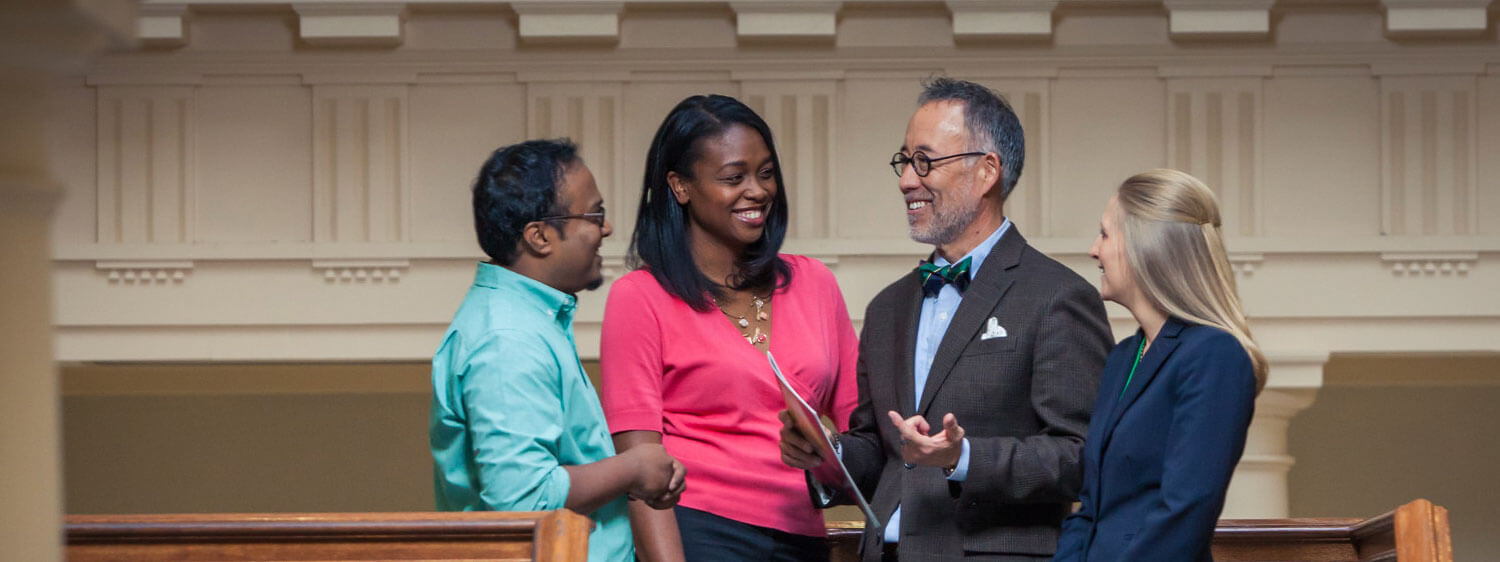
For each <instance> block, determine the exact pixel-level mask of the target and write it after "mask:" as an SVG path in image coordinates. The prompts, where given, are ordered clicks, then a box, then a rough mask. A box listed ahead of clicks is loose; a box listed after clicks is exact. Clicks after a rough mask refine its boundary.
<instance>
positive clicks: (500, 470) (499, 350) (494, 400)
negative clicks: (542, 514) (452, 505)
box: [462, 330, 570, 511]
mask: <svg viewBox="0 0 1500 562" xmlns="http://www.w3.org/2000/svg"><path fill="white" fill-rule="evenodd" d="M547 350H548V347H547V345H546V344H545V342H543V341H542V340H541V339H540V338H538V337H537V336H536V335H535V334H529V333H525V332H516V331H509V330H506V331H500V332H493V333H490V334H486V335H485V336H484V337H483V338H481V339H480V340H479V341H478V342H476V347H475V348H474V349H473V351H472V352H470V353H469V354H468V361H467V365H466V368H465V372H464V373H463V377H462V381H463V382H462V395H463V403H464V413H465V415H466V416H467V417H468V422H469V423H468V425H469V431H470V432H471V433H472V434H473V437H472V439H473V445H472V446H473V448H474V451H473V454H474V464H475V469H476V471H477V472H478V474H479V479H480V494H479V495H480V499H481V500H483V501H484V503H485V504H486V505H488V506H490V507H491V508H493V509H495V510H499V511H548V510H553V509H559V508H562V507H563V506H564V505H565V504H566V503H567V499H568V489H569V484H570V481H569V477H568V472H567V470H564V469H563V467H562V466H561V464H560V463H559V461H558V443H559V440H560V438H561V436H562V431H563V430H562V426H561V425H560V422H559V420H562V419H563V408H562V398H561V396H560V393H559V389H560V388H561V378H560V373H561V371H560V368H559V366H558V364H557V361H556V360H555V358H553V357H552V356H551V355H550V354H549V353H548V351H547Z"/></svg>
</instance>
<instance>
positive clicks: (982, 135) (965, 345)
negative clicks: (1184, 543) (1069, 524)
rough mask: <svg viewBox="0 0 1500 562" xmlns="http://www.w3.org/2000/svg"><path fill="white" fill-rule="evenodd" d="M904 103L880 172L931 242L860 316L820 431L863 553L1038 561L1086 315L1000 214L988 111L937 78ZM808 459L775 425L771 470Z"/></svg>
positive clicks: (917, 235) (1044, 549)
mask: <svg viewBox="0 0 1500 562" xmlns="http://www.w3.org/2000/svg"><path fill="white" fill-rule="evenodd" d="M918 105H919V107H918V109H917V111H916V113H915V114H914V115H912V117H911V120H910V121H909V122H908V123H907V127H906V138H905V142H904V143H903V144H902V146H901V149H900V150H899V151H898V152H897V153H896V154H895V155H894V156H893V157H892V158H891V162H890V164H891V167H892V168H893V169H894V171H895V172H896V175H897V176H899V177H900V182H899V184H898V186H899V188H900V191H901V194H902V196H903V202H904V204H905V206H906V219H907V224H908V227H909V229H910V235H911V238H912V239H913V240H916V241H918V242H923V243H927V244H932V245H933V246H935V248H934V252H933V253H932V254H931V255H930V256H928V259H927V260H924V261H923V262H922V263H921V265H920V266H919V267H918V268H917V269H916V271H913V272H912V273H910V274H907V275H903V276H902V277H901V278H900V279H898V280H896V282H894V283H892V284H891V285H889V286H888V287H886V288H885V289H884V290H882V291H881V292H880V294H879V295H877V296H876V297H875V299H874V300H873V301H871V303H870V305H869V307H868V308H867V309H866V312H865V321H864V327H863V332H862V333H861V335H860V341H859V344H860V359H859V370H858V372H859V381H860V384H859V389H860V397H859V406H858V407H857V408H856V409H855V410H854V412H853V414H851V415H850V423H849V427H850V430H849V431H848V432H847V433H844V434H841V435H839V436H838V451H837V452H838V453H839V456H840V458H841V459H842V461H843V463H844V464H845V466H847V467H848V469H849V472H850V474H851V475H852V476H853V477H854V479H855V481H856V482H858V483H859V485H860V488H861V489H862V490H863V491H864V492H865V494H866V495H867V496H870V495H872V496H873V500H872V501H871V502H870V503H871V507H872V508H873V509H874V512H875V514H876V515H877V516H878V517H880V518H881V523H882V525H881V526H879V527H868V528H866V529H865V534H864V538H863V541H864V544H863V549H862V550H863V553H864V559H865V560H867V561H875V560H885V561H887V562H888V561H891V560H897V559H901V560H907V561H911V560H953V559H962V558H975V559H982V560H1047V559H1050V558H1051V556H1052V553H1053V552H1054V550H1055V548H1056V544H1057V537H1058V531H1059V528H1060V526H1061V524H1062V520H1063V518H1064V517H1065V516H1066V515H1067V514H1068V511H1069V509H1070V507H1071V504H1072V502H1073V500H1074V498H1075V497H1076V496H1077V494H1078V491H1079V489H1080V487H1081V485H1082V480H1083V476H1082V468H1083V463H1082V450H1083V438H1084V435H1085V434H1086V433H1087V432H1088V421H1089V415H1090V410H1091V408H1092V405H1093V403H1094V396H1095V394H1096V392H1097V387H1098V381H1099V373H1100V371H1101V369H1102V368H1103V366H1104V358H1105V356H1106V354H1107V353H1108V351H1109V349H1110V346H1111V344H1112V343H1113V339H1112V337H1111V335H1110V330H1109V325H1108V323H1107V322H1106V320H1105V316H1104V306H1103V303H1102V301H1101V300H1100V299H1099V293H1098V292H1097V291H1096V290H1095V289H1094V288H1093V286H1092V285H1090V284H1089V283H1088V282H1087V281H1085V280H1084V279H1083V278H1082V277H1080V276H1079V275H1078V274H1076V273H1074V272H1073V271H1072V270H1070V269H1068V268H1067V267H1066V266H1063V265H1062V264H1059V263H1057V262H1056V261H1054V260H1052V259H1050V258H1048V257H1047V256H1045V255H1043V254H1042V253H1041V252H1038V251H1036V250H1035V249H1033V248H1031V247H1030V246H1029V245H1027V243H1026V239H1025V238H1023V237H1022V236H1021V233H1020V232H1019V230H1018V229H1017V228H1016V227H1015V226H1014V225H1012V224H1011V222H1010V220H1009V219H1007V218H1006V216H1005V212H1004V204H1005V200H1006V197H1007V196H1008V195H1010V192H1011V190H1012V189H1014V188H1015V185H1016V180H1017V179H1018V178H1019V177H1020V175H1021V167H1022V164H1023V161H1024V159H1025V142H1024V140H1023V138H1022V131H1021V125H1020V121H1019V120H1018V119H1017V118H1016V115H1015V113H1014V112H1013V111H1012V110H1011V108H1010V106H1009V105H1008V104H1007V103H1006V102H1005V100H1004V99H1003V98H1001V97H1000V96H999V94H997V93H995V92H994V91H992V90H990V89H989V88H986V87H984V86H981V85H979V84H975V83H972V82H966V81H961V80H954V79H949V78H938V79H934V80H932V81H930V82H928V83H927V84H925V89H924V91H923V92H922V94H921V96H920V97H919V98H918ZM811 450H812V449H811V447H810V446H809V445H807V439H805V438H804V436H802V435H800V434H799V433H797V431H796V430H795V429H794V428H792V427H786V428H784V429H783V431H782V456H783V459H784V460H785V461H786V462H787V463H788V464H790V465H792V466H796V467H801V468H807V467H810V466H813V465H815V464H816V463H817V459H816V457H815V456H813V455H811ZM814 496H815V497H817V496H818V494H814ZM820 499H821V498H820ZM837 500H838V498H835V501H837Z"/></svg>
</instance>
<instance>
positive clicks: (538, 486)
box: [428, 263, 635, 562]
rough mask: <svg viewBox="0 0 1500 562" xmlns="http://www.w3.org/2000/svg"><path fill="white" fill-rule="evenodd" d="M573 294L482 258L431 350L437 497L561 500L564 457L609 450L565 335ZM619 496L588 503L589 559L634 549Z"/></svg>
mask: <svg viewBox="0 0 1500 562" xmlns="http://www.w3.org/2000/svg"><path fill="white" fill-rule="evenodd" d="M576 303H577V301H576V299H575V298H574V297H573V296H572V295H568V294H565V293H562V292H560V291H558V290H556V289H553V288H551V287H548V286H547V285H545V284H542V283H540V282H538V281H536V280H534V279H531V278H528V277H525V276H523V275H520V274H517V273H515V272H513V271H510V270H509V269H505V268H503V267H500V266H496V265H492V264H488V263H481V264H479V270H478V271H477V272H476V273H475V275H474V284H473V286H472V287H470V289H469V293H468V296H466V297H464V302H463V304H461V305H460V306H459V308H458V312H457V313H455V314H454V316H453V324H452V325H450V326H449V327H448V332H447V334H446V335H445V336H443V343H442V345H441V346H439V347H438V351H437V354H436V355H434V356H433V358H432V391H433V392H432V412H431V418H430V421H429V425H428V429H429V439H430V443H431V446H432V456H433V460H434V461H435V466H434V470H433V476H434V488H435V492H436V496H437V507H438V509H440V510H444V511H460V510H461V511H481V510H496V511H546V510H554V509H559V508H562V507H564V505H565V504H566V503H567V499H568V489H569V484H570V481H569V475H568V471H567V470H565V469H564V468H563V467H564V466H572V465H581V464H588V463H593V462H597V461H600V460H603V459H605V458H608V457H610V456H613V455H614V454H615V447H614V444H613V442H612V441H610V437H609V428H608V426H607V425H606V423H605V420H604V409H603V408H602V407H601V406H600V404H599V396H598V393H597V392H595V390H594V387H593V385H592V384H591V383H589V379H588V377H587V376H585V374H584V371H583V365H582V364H580V363H579V361H578V351H577V347H576V346H575V344H574V341H573V312H574V309H575V308H576ZM626 501H627V500H626V497H625V495H624V494H621V495H620V497H618V498H615V499H614V500H613V501H610V502H609V503H607V504H605V505H604V506H603V507H601V508H599V509H598V510H595V511H594V512H593V513H591V514H589V517H590V518H592V519H593V520H594V522H595V523H596V525H595V526H594V530H593V532H591V533H589V560H593V561H596V562H597V561H609V562H615V561H619V562H625V561H630V560H633V559H634V557H635V549H634V546H633V543H632V542H631V534H630V519H629V514H628V511H627V507H626Z"/></svg>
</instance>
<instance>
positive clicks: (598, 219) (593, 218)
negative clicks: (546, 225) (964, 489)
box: [536, 209, 604, 227]
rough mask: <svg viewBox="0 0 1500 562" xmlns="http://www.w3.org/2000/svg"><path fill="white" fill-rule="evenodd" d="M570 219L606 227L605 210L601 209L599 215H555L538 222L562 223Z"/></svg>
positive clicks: (540, 219)
mask: <svg viewBox="0 0 1500 562" xmlns="http://www.w3.org/2000/svg"><path fill="white" fill-rule="evenodd" d="M568 219H583V220H586V221H589V222H591V223H594V224H596V225H598V226H601V227H602V226H604V209H599V212H597V213H578V214H576V215H553V216H550V217H542V218H539V219H537V220H536V222H542V221H561V220H568Z"/></svg>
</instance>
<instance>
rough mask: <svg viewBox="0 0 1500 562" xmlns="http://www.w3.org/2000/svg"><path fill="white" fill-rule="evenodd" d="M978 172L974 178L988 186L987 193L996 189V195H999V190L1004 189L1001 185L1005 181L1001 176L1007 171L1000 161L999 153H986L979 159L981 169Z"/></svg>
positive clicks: (980, 183)
mask: <svg viewBox="0 0 1500 562" xmlns="http://www.w3.org/2000/svg"><path fill="white" fill-rule="evenodd" d="M976 172H977V175H976V176H975V178H974V179H976V180H978V181H979V185H982V186H986V189H985V193H986V194H988V193H989V192H990V191H995V192H996V195H999V192H1000V191H1003V190H1004V187H1002V185H1001V184H1003V183H1004V182H1002V181H1000V177H1001V175H1003V174H1004V173H1005V167H1004V164H1003V163H1002V162H1000V155H999V154H995V153H993V152H990V153H986V154H985V155H984V157H983V158H982V159H980V160H979V169H978V170H977V171H976Z"/></svg>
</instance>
